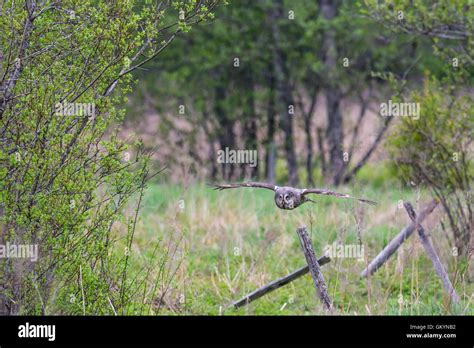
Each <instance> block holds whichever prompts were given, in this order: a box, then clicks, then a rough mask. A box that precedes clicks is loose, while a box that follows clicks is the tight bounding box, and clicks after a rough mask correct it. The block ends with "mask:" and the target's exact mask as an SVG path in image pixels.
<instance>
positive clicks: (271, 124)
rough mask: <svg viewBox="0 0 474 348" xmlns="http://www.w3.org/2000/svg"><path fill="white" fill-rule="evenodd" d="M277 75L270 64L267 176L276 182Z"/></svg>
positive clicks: (266, 145)
mask: <svg viewBox="0 0 474 348" xmlns="http://www.w3.org/2000/svg"><path fill="white" fill-rule="evenodd" d="M275 112H276V111H275V77H274V75H273V68H272V65H271V64H270V83H269V96H268V108H267V143H266V144H265V148H266V158H265V163H266V165H265V177H266V178H267V182H269V183H272V184H274V183H275V142H274V137H275Z"/></svg>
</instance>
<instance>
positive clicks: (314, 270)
mask: <svg viewBox="0 0 474 348" xmlns="http://www.w3.org/2000/svg"><path fill="white" fill-rule="evenodd" d="M296 233H297V234H298V237H299V238H300V242H301V248H302V249H303V253H304V256H305V258H306V263H307V264H308V267H309V271H310V273H311V277H312V278H313V282H314V286H315V288H316V294H317V295H318V297H319V298H320V300H321V302H322V303H323V305H324V308H325V309H326V310H327V311H332V309H333V307H332V301H331V298H330V297H329V294H328V287H327V285H326V282H325V281H324V277H323V274H322V272H321V267H320V266H319V264H318V260H317V258H316V255H315V254H314V250H313V245H312V244H311V239H310V238H309V235H308V232H307V230H306V226H302V227H300V228H298V229H297V230H296Z"/></svg>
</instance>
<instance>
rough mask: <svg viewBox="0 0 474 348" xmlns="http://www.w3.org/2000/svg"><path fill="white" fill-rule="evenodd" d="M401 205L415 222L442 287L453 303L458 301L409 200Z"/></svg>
mask: <svg viewBox="0 0 474 348" xmlns="http://www.w3.org/2000/svg"><path fill="white" fill-rule="evenodd" d="M403 206H404V207H405V210H406V211H407V213H408V216H409V217H410V219H411V221H413V222H414V223H415V224H416V229H417V231H418V236H419V237H420V240H421V244H422V245H423V247H424V248H425V251H426V254H428V256H429V258H430V259H431V262H432V263H433V267H434V268H435V270H436V272H437V273H438V276H439V277H440V278H441V281H442V282H443V286H444V289H445V290H446V292H447V293H448V295H449V297H450V298H451V300H452V301H453V302H454V303H459V296H458V294H457V293H456V290H454V287H453V285H452V284H451V281H450V280H449V277H448V274H447V273H446V271H445V270H444V267H443V264H442V263H441V261H440V259H439V257H438V254H437V253H436V250H435V249H434V247H433V244H431V241H430V239H429V238H428V236H427V235H426V233H425V229H424V228H423V226H421V223H420V222H418V221H417V218H416V212H415V209H413V206H412V205H411V204H410V203H409V202H404V203H403Z"/></svg>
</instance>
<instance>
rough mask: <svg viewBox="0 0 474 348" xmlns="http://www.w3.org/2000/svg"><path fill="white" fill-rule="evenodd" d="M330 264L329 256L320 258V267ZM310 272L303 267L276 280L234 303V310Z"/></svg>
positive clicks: (306, 267)
mask: <svg viewBox="0 0 474 348" xmlns="http://www.w3.org/2000/svg"><path fill="white" fill-rule="evenodd" d="M329 262H331V259H330V258H329V257H328V256H323V257H320V258H319V259H318V263H319V265H320V266H322V265H325V264H327V263H329ZM308 272H309V267H308V266H304V267H301V268H299V269H297V270H296V271H294V272H292V273H290V274H288V275H286V276H284V277H281V278H279V279H277V280H274V281H272V282H270V283H268V284H266V285H264V286H262V287H261V288H258V289H257V290H255V291H252V292H251V293H249V294H248V295H245V296H244V297H242V298H241V299H240V300H238V301H235V302H234V303H232V304H231V306H233V307H234V308H239V307H242V306H246V305H248V304H249V303H250V302H253V301H255V300H257V299H259V298H260V297H262V296H264V295H266V294H268V293H270V292H272V291H273V290H276V289H278V288H281V287H282V286H284V285H286V284H288V283H290V282H292V281H293V280H295V279H297V278H299V277H301V276H303V275H305V274H306V273H308Z"/></svg>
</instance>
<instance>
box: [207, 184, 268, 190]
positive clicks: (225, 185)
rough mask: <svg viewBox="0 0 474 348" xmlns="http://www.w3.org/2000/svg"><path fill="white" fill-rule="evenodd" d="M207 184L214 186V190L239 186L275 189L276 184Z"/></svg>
mask: <svg viewBox="0 0 474 348" xmlns="http://www.w3.org/2000/svg"><path fill="white" fill-rule="evenodd" d="M209 186H212V187H214V190H219V191H221V190H226V189H231V188H239V187H256V188H265V189H268V190H272V191H275V190H276V186H275V185H272V184H267V183H266V182H242V183H235V184H221V185H220V184H209Z"/></svg>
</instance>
